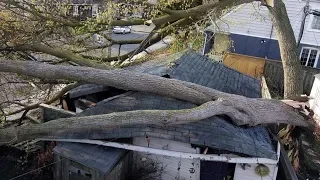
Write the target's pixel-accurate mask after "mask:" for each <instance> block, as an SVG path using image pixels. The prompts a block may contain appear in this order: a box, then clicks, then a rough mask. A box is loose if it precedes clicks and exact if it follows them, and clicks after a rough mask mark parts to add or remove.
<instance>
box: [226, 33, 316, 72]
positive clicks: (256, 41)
mask: <svg viewBox="0 0 320 180" xmlns="http://www.w3.org/2000/svg"><path fill="white" fill-rule="evenodd" d="M230 37H231V39H232V40H233V45H234V50H233V52H235V53H238V54H244V55H248V56H255V57H261V58H267V59H272V60H281V57H280V49H279V44H278V41H277V40H273V39H267V38H260V37H252V36H245V35H239V34H231V35H230ZM302 47H315V46H310V45H306V44H301V45H300V46H299V49H298V55H299V56H300V52H301V48H302ZM317 68H319V69H320V56H319V59H318V64H317Z"/></svg>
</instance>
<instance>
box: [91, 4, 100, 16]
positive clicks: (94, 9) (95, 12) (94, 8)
mask: <svg viewBox="0 0 320 180" xmlns="http://www.w3.org/2000/svg"><path fill="white" fill-rule="evenodd" d="M98 13H99V6H98V4H93V5H92V17H97V16H98Z"/></svg>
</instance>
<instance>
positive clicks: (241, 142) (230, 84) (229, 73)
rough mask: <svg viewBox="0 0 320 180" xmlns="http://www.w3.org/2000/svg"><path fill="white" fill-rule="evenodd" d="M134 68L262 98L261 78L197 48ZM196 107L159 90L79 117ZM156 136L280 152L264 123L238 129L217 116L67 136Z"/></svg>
mask: <svg viewBox="0 0 320 180" xmlns="http://www.w3.org/2000/svg"><path fill="white" fill-rule="evenodd" d="M130 70H132V71H139V72H145V73H151V74H156V75H159V76H160V75H164V74H168V75H170V77H171V78H175V79H180V80H183V81H189V82H193V83H196V84H200V85H203V86H207V87H210V88H213V89H217V90H220V91H223V92H228V93H234V94H238V95H243V96H247V97H252V98H259V97H261V93H260V81H259V80H256V79H254V78H251V77H249V76H246V75H243V74H241V73H239V72H237V71H235V70H232V69H230V68H228V67H225V66H224V65H223V64H220V63H217V62H213V61H212V60H211V59H209V58H207V57H204V56H201V55H200V54H197V53H195V52H193V51H188V52H186V53H185V54H184V55H183V56H181V57H180V58H179V59H178V60H177V61H175V62H174V64H172V63H170V66H168V65H167V64H163V63H162V65H161V66H154V65H151V66H150V63H148V62H147V63H146V64H142V65H140V66H137V68H131V69H130ZM195 106H196V105H194V104H192V103H189V102H185V101H181V100H177V99H173V98H168V97H162V96H158V95H154V94H150V93H149V94H147V93H141V92H128V93H125V94H123V95H119V96H117V97H112V98H109V99H106V100H103V101H101V102H99V103H97V105H96V107H92V108H89V109H87V110H85V111H83V112H82V113H79V114H78V116H88V115H96V114H106V113H111V112H120V111H131V110H139V109H140V110H141V109H159V110H171V109H186V108H192V107H195ZM143 136H148V137H155V138H163V139H170V140H176V141H181V142H186V143H191V144H195V145H200V146H207V147H211V148H214V149H221V150H226V151H231V152H236V153H241V154H244V155H248V156H253V157H264V158H271V159H276V152H275V150H274V148H273V146H272V144H271V140H270V137H269V135H268V133H267V131H266V129H265V128H264V127H263V126H256V127H248V128H246V127H238V126H235V125H233V124H231V123H229V121H228V120H227V119H225V118H223V117H218V116H215V117H211V118H208V119H205V120H202V121H198V122H194V123H189V124H184V125H175V126H170V127H167V126H166V127H162V126H151V125H149V126H147V125H135V126H129V127H122V128H116V129H113V130H95V131H92V132H69V133H68V134H65V135H64V137H65V138H81V139H82V138H84V139H113V138H132V137H143Z"/></svg>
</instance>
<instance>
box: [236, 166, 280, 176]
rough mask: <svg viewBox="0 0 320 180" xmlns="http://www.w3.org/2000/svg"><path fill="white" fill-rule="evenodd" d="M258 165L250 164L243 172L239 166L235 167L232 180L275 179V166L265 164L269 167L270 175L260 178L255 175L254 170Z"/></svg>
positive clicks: (276, 170) (276, 168)
mask: <svg viewBox="0 0 320 180" xmlns="http://www.w3.org/2000/svg"><path fill="white" fill-rule="evenodd" d="M257 165H258V164H250V166H251V167H248V166H246V167H245V170H243V169H242V167H241V166H240V164H237V165H236V169H235V172H234V180H270V179H274V180H275V179H277V172H278V167H277V165H275V164H272V165H270V164H265V165H266V166H268V167H269V170H270V173H269V175H268V176H264V177H261V176H259V175H257V174H256V173H255V168H256V167H257Z"/></svg>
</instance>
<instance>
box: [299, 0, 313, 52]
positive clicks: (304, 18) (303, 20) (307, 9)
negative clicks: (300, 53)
mask: <svg viewBox="0 0 320 180" xmlns="http://www.w3.org/2000/svg"><path fill="white" fill-rule="evenodd" d="M309 8H310V6H309V0H307V1H306V5H305V6H304V9H303V15H302V21H301V26H300V32H299V37H298V41H297V48H298V49H299V45H300V42H301V39H302V36H303V32H304V26H305V24H306V18H307V16H308V15H309V11H310V9H309Z"/></svg>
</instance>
